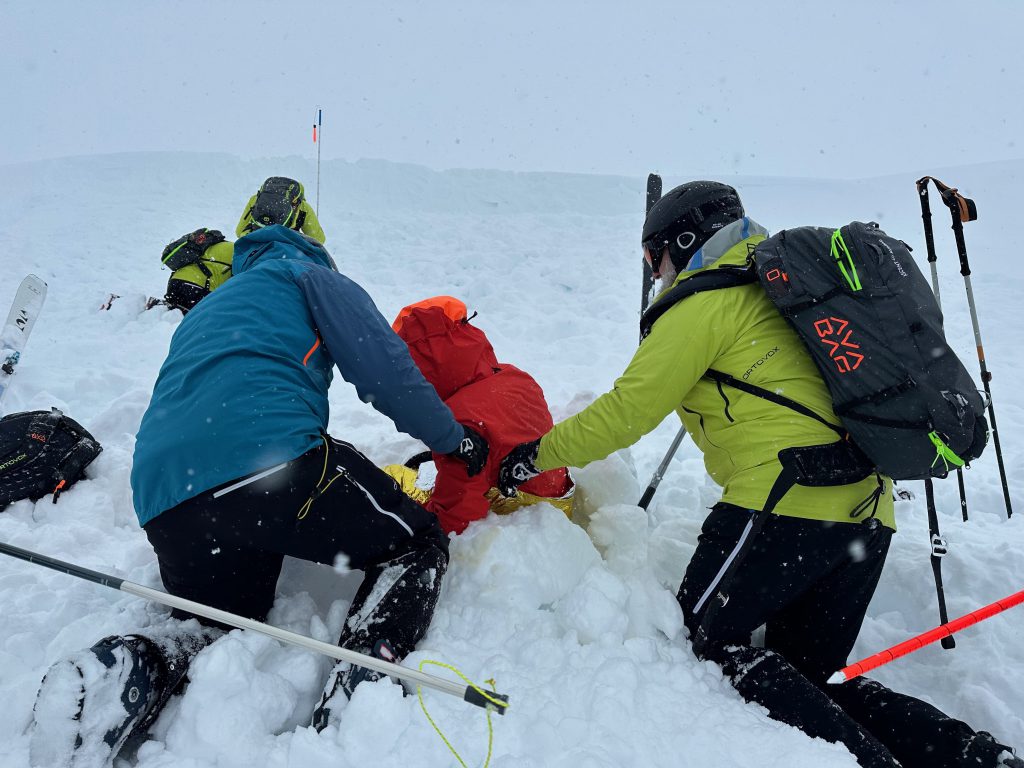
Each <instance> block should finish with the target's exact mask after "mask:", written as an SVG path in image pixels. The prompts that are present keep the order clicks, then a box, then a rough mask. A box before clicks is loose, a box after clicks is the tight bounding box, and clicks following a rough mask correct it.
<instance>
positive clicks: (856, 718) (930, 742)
mask: <svg viewBox="0 0 1024 768" xmlns="http://www.w3.org/2000/svg"><path fill="white" fill-rule="evenodd" d="M753 514H754V513H753V512H752V511H750V510H745V509H742V508H739V507H735V506H733V505H731V504H724V503H719V504H717V505H716V506H715V507H714V508H713V509H712V511H711V514H710V515H709V516H708V518H707V519H706V520H705V521H704V526H703V528H702V530H701V534H700V538H699V539H698V543H697V549H696V551H695V552H694V555H693V558H692V560H691V561H690V564H689V566H688V567H687V569H686V575H685V577H684V578H683V583H682V586H680V588H679V594H678V599H679V603H680V605H681V606H682V609H683V614H684V620H685V622H686V625H687V628H688V629H689V630H690V635H691V637H692V636H694V634H695V633H696V630H697V627H698V626H699V624H700V621H701V619H702V618H703V615H704V611H705V610H706V606H707V604H708V602H709V601H710V600H713V599H715V598H714V597H713V596H711V597H708V598H707V599H705V600H704V601H702V598H703V597H704V596H705V593H706V592H708V590H709V586H711V585H713V584H714V582H715V578H716V576H717V575H718V574H719V572H720V570H721V569H722V566H723V564H724V563H725V562H726V561H727V559H728V558H729V556H730V554H731V553H732V552H733V551H734V550H735V549H736V548H737V544H738V542H739V541H740V538H741V535H742V532H743V529H744V527H745V526H746V524H747V522H748V521H749V520H750V519H751V516H752V515H753ZM891 537H892V531H891V530H890V529H888V528H886V527H885V526H883V525H881V524H880V523H879V522H878V521H877V520H875V519H874V518H869V519H867V520H865V521H863V522H861V523H827V522H818V521H814V520H804V519H799V518H792V517H783V516H781V515H769V517H768V520H767V522H766V523H765V525H764V528H763V529H762V530H761V533H760V534H759V535H758V536H757V538H756V539H755V540H754V542H753V545H752V547H751V549H750V551H749V554H748V555H747V557H746V558H745V559H744V560H743V561H742V563H741V564H740V566H739V568H738V570H737V571H736V573H735V576H734V578H733V579H732V581H731V583H730V584H728V585H726V589H727V592H728V595H729V599H728V602H726V603H725V604H724V605H722V606H720V607H719V608H718V611H717V614H716V615H715V617H714V619H713V621H712V623H711V626H709V627H708V628H707V631H708V643H707V645H706V647H705V649H704V656H705V658H707V659H710V660H711V661H715V662H717V663H718V664H720V665H721V666H722V669H723V671H724V672H725V674H726V675H727V676H728V677H729V678H730V679H731V681H732V683H733V685H734V686H735V687H736V689H737V690H738V691H739V693H740V695H742V696H743V697H744V698H745V699H747V700H748V701H752V702H756V703H758V704H761V705H762V706H764V707H765V708H766V709H767V710H768V712H769V715H770V716H771V717H772V718H774V719H776V720H780V721H782V722H784V723H788V724H789V725H794V726H796V727H798V728H800V729H801V730H803V731H804V732H806V733H807V734H808V735H810V736H814V737H820V738H822V739H825V740H826V741H831V742H842V743H843V744H845V745H846V747H847V748H848V749H849V750H850V751H851V752H852V753H853V754H854V755H855V756H856V758H857V760H858V762H860V764H861V765H862V766H870V767H871V768H875V767H876V766H877V767H879V768H891V766H894V765H897V764H898V765H901V766H903V768H918V767H920V768H925V767H926V766H927V768H967V766H970V768H995V766H996V759H997V756H998V754H999V752H1000V751H1002V750H1003V749H1006V747H1004V746H1003V745H1001V744H998V743H997V742H995V741H994V740H993V739H991V737H989V735H988V734H987V733H984V732H975V731H974V730H972V729H971V728H970V726H968V725H967V724H966V723H964V722H961V721H959V720H955V719H953V718H951V717H948V716H947V715H945V714H943V713H942V712H940V711H939V710H938V709H936V708H935V707H933V706H931V705H930V704H927V703H925V702H923V701H920V700H919V699H915V698H913V697H911V696H906V695H904V694H900V693H896V692H895V691H891V690H889V689H888V688H886V687H885V686H883V685H881V684H879V683H877V682H875V681H873V680H868V679H867V678H863V677H861V678H856V679H855V680H852V681H849V682H847V683H843V684H840V685H827V684H826V683H825V681H826V680H827V679H828V677H829V676H830V675H831V674H832V673H833V672H835V671H837V670H839V669H842V668H843V667H844V666H846V664H847V657H848V655H849V653H850V651H851V650H852V649H853V645H854V642H855V641H856V639H857V634H858V633H859V632H860V628H861V624H862V623H863V621H864V614H865V612H866V611H867V607H868V603H869V602H870V601H871V596H872V595H873V594H874V591H875V587H876V586H877V585H878V579H879V577H880V576H881V573H882V566H883V565H884V563H885V557H886V553H887V552H888V549H889V540H890V538H891ZM698 605H700V608H699V610H698V611H696V612H695V608H696V606H698ZM762 624H763V625H765V638H764V646H765V647H764V648H756V647H754V646H752V645H751V634H752V633H753V632H754V630H755V629H757V628H758V627H759V626H761V625H762ZM897 761H898V762H897Z"/></svg>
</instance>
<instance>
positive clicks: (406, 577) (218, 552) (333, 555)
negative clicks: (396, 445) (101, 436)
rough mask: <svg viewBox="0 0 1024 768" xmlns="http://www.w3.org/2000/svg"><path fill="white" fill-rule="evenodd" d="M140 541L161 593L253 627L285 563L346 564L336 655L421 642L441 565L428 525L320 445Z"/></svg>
mask: <svg viewBox="0 0 1024 768" xmlns="http://www.w3.org/2000/svg"><path fill="white" fill-rule="evenodd" d="M145 530H146V535H147V536H148V537H149V540H150V543H151V544H152V545H153V549H154V550H156V555H157V560H158V562H159V566H160V577H161V579H162V580H163V583H164V587H165V588H166V589H167V591H168V592H170V593H171V594H174V595H178V596H179V597H184V598H187V599H189V600H194V601H196V602H200V603H205V604H207V605H211V606H213V607H215V608H219V609H221V610H225V611H230V612H232V613H237V614H240V615H242V616H246V617H248V618H251V619H256V620H257V621H263V620H265V619H266V615H267V612H268V611H269V610H270V607H271V605H272V604H273V602H274V593H275V589H276V585H277V579H278V576H279V575H280V573H281V565H282V562H283V560H284V556H285V555H288V556H290V557H296V558H300V559H303V560H310V561H314V562H318V563H325V564H328V565H333V564H334V563H335V562H336V560H337V559H338V558H339V557H340V556H343V557H345V558H347V562H348V566H349V567H351V568H353V569H358V570H362V571H364V572H365V575H364V579H363V582H362V584H361V585H360V587H359V590H358V591H357V593H356V596H355V598H354V600H353V602H352V606H351V608H350V609H349V617H348V619H347V620H346V622H345V628H344V630H343V631H342V635H341V638H340V641H339V642H340V644H341V645H344V646H345V647H347V648H351V649H353V650H357V651H360V652H367V651H369V650H370V649H372V647H373V645H374V643H375V642H376V641H377V640H386V641H387V642H388V643H389V644H390V645H391V648H392V649H393V650H394V651H395V653H396V654H397V655H398V656H399V657H400V658H401V657H403V656H405V655H406V654H408V653H409V652H411V651H412V650H413V648H414V647H415V645H416V643H417V641H418V640H419V639H420V638H421V637H422V636H423V634H424V632H426V630H427V627H428V626H429V624H430V619H431V616H432V615H433V612H434V607H435V605H436V604H437V597H438V594H439V593H440V590H441V580H442V577H443V576H444V572H445V570H446V569H447V566H448V539H447V537H446V536H445V534H444V532H443V531H442V530H441V528H440V526H439V525H438V523H437V518H436V517H435V516H434V515H433V514H431V513H430V512H427V511H426V510H425V509H423V507H421V506H419V505H418V504H416V503H415V502H413V501H412V500H410V499H409V497H407V496H406V495H405V494H404V493H402V491H401V489H399V487H398V485H397V484H396V483H395V482H394V480H392V479H391V478H390V477H389V476H388V475H386V474H384V473H383V472H382V471H381V470H380V469H378V468H377V467H376V466H375V465H374V464H373V462H371V461H370V460H369V459H367V458H366V457H365V456H363V455H362V454H361V453H360V452H359V451H357V450H356V449H355V448H353V447H352V446H351V445H349V444H348V443H345V442H342V441H340V440H334V439H332V438H329V437H325V438H324V441H323V442H322V443H321V444H320V445H319V446H317V447H315V448H313V449H311V450H309V451H308V452H306V453H305V454H303V455H302V456H300V457H299V458H297V459H294V460H293V461H289V462H287V463H285V464H281V465H279V466H277V467H271V468H268V469H266V470H263V471H261V472H256V473H254V474H253V475H250V476H248V477H245V478H240V479H238V480H234V481H231V482H229V483H225V484H224V485H222V486H220V487H218V488H214V489H213V490H211V491H207V492H205V493H202V494H200V495H199V496H196V497H194V498H192V499H189V500H187V501H185V502H183V503H181V504H179V505H178V506H176V507H174V508H172V509H169V510H167V511H166V512H163V513H161V514H160V515H158V516H157V517H156V518H154V519H153V520H151V521H150V522H149V523H147V525H146V526H145ZM175 616H176V617H177V618H192V615H191V614H188V613H186V612H182V611H175ZM195 618H199V617H195ZM199 620H200V621H201V622H203V623H205V624H207V625H211V626H219V625H218V624H217V623H216V622H211V621H209V620H206V619H202V618H199Z"/></svg>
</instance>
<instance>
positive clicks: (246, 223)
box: [235, 183, 327, 245]
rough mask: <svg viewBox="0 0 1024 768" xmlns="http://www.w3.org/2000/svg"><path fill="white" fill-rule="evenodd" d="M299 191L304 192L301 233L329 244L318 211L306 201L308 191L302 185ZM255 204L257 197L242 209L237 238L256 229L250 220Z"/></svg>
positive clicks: (250, 199)
mask: <svg viewBox="0 0 1024 768" xmlns="http://www.w3.org/2000/svg"><path fill="white" fill-rule="evenodd" d="M299 189H300V190H301V191H302V203H301V204H300V205H299V219H300V220H301V221H302V226H300V227H299V231H300V232H302V234H304V235H309V236H310V237H312V238H313V239H314V240H316V241H317V242H318V243H320V244H321V245H323V244H324V243H326V242H327V235H325V234H324V230H323V228H322V227H321V226H320V220H319V219H317V217H316V211H314V210H313V206H311V205H310V204H309V201H308V200H306V191H305V189H304V188H303V186H302V184H301V183H300V184H299ZM257 194H259V193H257ZM255 203H256V195H253V196H252V197H250V198H249V202H247V203H246V204H245V208H243V209H242V218H240V219H239V220H238V226H237V227H235V235H236V236H237V237H242V236H243V235H247V234H249V233H250V232H252V231H253V230H254V229H256V226H255V224H253V221H252V219H251V218H249V214H250V213H252V207H253V205H255Z"/></svg>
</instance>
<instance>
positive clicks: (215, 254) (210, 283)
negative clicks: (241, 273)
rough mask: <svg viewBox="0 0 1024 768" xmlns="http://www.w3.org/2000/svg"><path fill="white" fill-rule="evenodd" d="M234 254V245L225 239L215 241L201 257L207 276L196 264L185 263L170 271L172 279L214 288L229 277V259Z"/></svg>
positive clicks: (230, 259)
mask: <svg viewBox="0 0 1024 768" xmlns="http://www.w3.org/2000/svg"><path fill="white" fill-rule="evenodd" d="M234 254H235V247H234V245H232V244H231V243H229V242H227V241H223V242H220V243H216V244H215V245H211V246H210V247H209V248H207V249H206V253H204V254H203V258H202V259H201V261H202V263H203V266H204V267H206V269H207V270H208V271H209V273H210V276H209V277H207V276H206V273H205V272H203V270H202V268H201V267H200V266H199V265H198V264H187V265H185V266H184V267H182V268H181V269H178V270H175V271H174V272H172V273H171V278H170V279H172V280H183V281H185V282H186V283H193V284H195V285H199V286H202V287H203V288H206V289H207V290H210V291H212V290H214V289H216V288H218V287H220V286H221V285H223V284H224V282H225V281H226V280H227V279H228V278H229V277H231V261H232V258H233V257H234Z"/></svg>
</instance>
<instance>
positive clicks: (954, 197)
mask: <svg viewBox="0 0 1024 768" xmlns="http://www.w3.org/2000/svg"><path fill="white" fill-rule="evenodd" d="M929 181H930V182H932V183H933V184H934V185H935V188H936V189H937V190H939V195H941V196H942V202H944V203H945V204H946V206H947V207H948V208H949V209H950V210H951V211H953V212H954V213H955V214H957V215H958V216H959V220H960V221H961V222H964V223H966V222H968V221H977V219H978V206H977V205H975V204H974V201H973V200H971V198H969V197H964V196H963V195H961V194H960V193H959V192H958V191H957V189H956V187H951V186H949V185H948V184H943V183H942V182H941V181H939V180H938V179H936V178H935V177H934V176H922V177H921V178H920V179H918V180H917V190H918V194H920V195H921V196H922V197H923V196H925V195H926V194H927V188H928V182H929Z"/></svg>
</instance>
